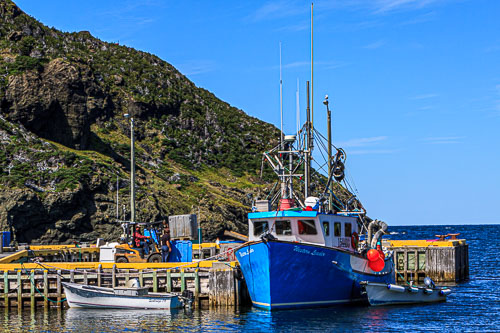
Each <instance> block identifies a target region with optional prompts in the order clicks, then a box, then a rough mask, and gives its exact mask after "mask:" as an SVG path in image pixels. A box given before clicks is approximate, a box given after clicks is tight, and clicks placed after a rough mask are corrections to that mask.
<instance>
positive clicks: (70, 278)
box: [69, 269, 75, 283]
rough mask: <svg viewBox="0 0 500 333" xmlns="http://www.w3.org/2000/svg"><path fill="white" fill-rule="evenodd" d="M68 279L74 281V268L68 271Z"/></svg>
mask: <svg viewBox="0 0 500 333" xmlns="http://www.w3.org/2000/svg"><path fill="white" fill-rule="evenodd" d="M69 281H70V282H71V283H75V270H74V269H72V270H71V271H70V272H69Z"/></svg>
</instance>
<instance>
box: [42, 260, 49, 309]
mask: <svg viewBox="0 0 500 333" xmlns="http://www.w3.org/2000/svg"><path fill="white" fill-rule="evenodd" d="M47 274H48V272H47V270H46V269H44V270H43V306H44V307H48V306H49V277H48V275H47Z"/></svg>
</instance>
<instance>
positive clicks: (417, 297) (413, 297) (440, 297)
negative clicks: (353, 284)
mask: <svg viewBox="0 0 500 333" xmlns="http://www.w3.org/2000/svg"><path fill="white" fill-rule="evenodd" d="M398 287H399V288H404V291H398V290H394V289H389V288H388V285H387V284H383V283H370V282H368V283H366V284H365V286H364V288H365V290H366V293H367V297H368V302H369V303H370V305H373V306H380V305H396V304H419V303H433V302H445V301H446V296H447V294H448V293H442V292H441V291H442V290H446V289H441V288H435V289H429V288H424V287H413V288H412V289H413V291H412V292H411V291H410V288H407V287H406V288H405V287H403V286H398ZM401 290H403V289H401ZM448 291H449V289H448Z"/></svg>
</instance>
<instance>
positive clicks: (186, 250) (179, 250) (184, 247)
mask: <svg viewBox="0 0 500 333" xmlns="http://www.w3.org/2000/svg"><path fill="white" fill-rule="evenodd" d="M171 244H172V252H170V256H169V257H168V261H169V262H191V261H192V260H193V242H191V241H190V240H175V241H172V242H171Z"/></svg>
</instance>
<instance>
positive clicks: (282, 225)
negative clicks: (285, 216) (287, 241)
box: [274, 220, 292, 236]
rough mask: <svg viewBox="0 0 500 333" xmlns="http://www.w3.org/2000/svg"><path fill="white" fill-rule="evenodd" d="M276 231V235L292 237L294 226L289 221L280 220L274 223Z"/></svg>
mask: <svg viewBox="0 0 500 333" xmlns="http://www.w3.org/2000/svg"><path fill="white" fill-rule="evenodd" d="M274 230H275V231H276V235H284V236H287V235H291V234H292V224H291V223H290V221H289V220H280V221H276V222H274Z"/></svg>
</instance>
